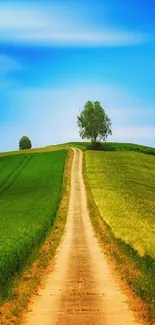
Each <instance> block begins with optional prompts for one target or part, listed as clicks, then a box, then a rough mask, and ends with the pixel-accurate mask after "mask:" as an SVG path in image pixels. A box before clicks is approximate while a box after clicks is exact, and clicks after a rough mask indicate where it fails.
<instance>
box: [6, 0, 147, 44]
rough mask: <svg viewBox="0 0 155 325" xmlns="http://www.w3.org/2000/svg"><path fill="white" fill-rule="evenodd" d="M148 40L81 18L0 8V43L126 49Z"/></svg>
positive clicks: (27, 7)
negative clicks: (121, 47) (122, 47)
mask: <svg viewBox="0 0 155 325" xmlns="http://www.w3.org/2000/svg"><path fill="white" fill-rule="evenodd" d="M147 40H148V36H147V35H145V34H142V33H141V32H137V31H135V32H130V31H126V30H125V29H117V28H113V27H110V26H104V27H102V26H97V24H96V23H94V22H93V21H92V22H90V21H89V20H88V19H87V18H86V17H84V14H82V15H81V17H80V15H79V14H78V15H76V13H75V11H74V10H73V11H72V9H69V8H68V10H67V11H64V8H61V7H58V8H56V7H53V8H52V7H48V8H45V7H43V6H40V7H39V5H37V7H35V6H34V5H30V4H29V5H25V4H24V5H22V4H16V5H14V6H12V5H6V4H0V41H3V42H18V43H27V44H33V45H46V46H51V45H53V46H54V45H57V46H58V45H66V46H67V45H73V46H80V45H82V46H129V45H134V44H139V43H143V42H145V41H147Z"/></svg>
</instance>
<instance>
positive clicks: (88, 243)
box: [26, 149, 139, 325]
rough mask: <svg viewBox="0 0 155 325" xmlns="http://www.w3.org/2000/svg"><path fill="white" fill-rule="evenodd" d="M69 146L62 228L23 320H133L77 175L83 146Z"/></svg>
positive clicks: (91, 323)
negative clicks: (48, 268)
mask: <svg viewBox="0 0 155 325" xmlns="http://www.w3.org/2000/svg"><path fill="white" fill-rule="evenodd" d="M73 150H74V159H73V164H72V171H71V173H72V175H71V176H72V177H71V195H70V203H69V211H68V219H67V224H66V228H65V233H64V236H63V239H62V242H61V245H60V246H59V249H58V250H57V254H56V257H55V267H54V270H53V272H52V273H51V274H50V275H49V276H48V278H47V281H46V283H45V285H44V288H43V289H41V290H40V292H39V295H38V296H37V297H36V299H35V301H34V304H33V305H32V306H31V311H29V313H28V315H27V320H26V325H36V324H37V325H67V324H69V325H87V324H88V325H95V324H97V325H101V324H102V325H103V324H104V325H129V324H130V325H136V324H137V325H138V324H139V323H138V322H136V320H135V318H134V315H133V314H132V312H131V311H130V310H129V307H128V301H127V296H126V295H125V294H124V293H123V292H122V290H121V289H120V287H119V285H118V284H117V283H116V282H115V280H114V278H113V275H112V273H111V271H110V268H109V266H108V264H107V261H106V259H105V257H104V254H103V252H102V251H101V249H100V247H99V244H98V242H97V239H96V237H95V235H94V231H93V229H92V226H91V222H90V219H89V215H88V209H87V201H86V191H85V186H84V181H83V176H82V152H81V151H80V150H78V149H73Z"/></svg>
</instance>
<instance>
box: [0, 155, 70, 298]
mask: <svg viewBox="0 0 155 325" xmlns="http://www.w3.org/2000/svg"><path fill="white" fill-rule="evenodd" d="M65 160H66V151H65V150H61V151H55V152H47V153H36V154H33V155H32V154H29V155H27V154H24V155H11V156H6V157H1V158H0V294H1V298H3V296H4V295H5V293H6V292H7V287H9V285H10V281H11V279H12V277H13V276H14V275H15V274H16V273H17V274H18V273H19V272H20V271H21V270H22V268H23V267H24V266H25V264H26V262H27V260H28V259H29V257H30V256H31V254H32V253H33V251H34V250H35V248H36V247H39V245H40V244H41V242H42V241H43V240H44V238H45V237H46V235H47V232H48V230H49V229H50V227H51V226H52V224H53V222H54V219H55V216H56V212H57V208H58V205H59V202H60V198H61V194H62V182H63V171H64V165H65Z"/></svg>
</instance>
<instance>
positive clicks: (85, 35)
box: [0, 0, 155, 151]
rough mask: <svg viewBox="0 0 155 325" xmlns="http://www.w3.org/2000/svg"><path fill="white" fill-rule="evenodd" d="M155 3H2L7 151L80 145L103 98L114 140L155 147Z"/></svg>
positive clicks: (0, 124) (0, 94)
mask: <svg viewBox="0 0 155 325" xmlns="http://www.w3.org/2000/svg"><path fill="white" fill-rule="evenodd" d="M154 17H155V1H153V0H152V1H151V0H141V1H139V0H105V1H104V0H102V1H99V0H96V1H95V2H94V1H91V0H89V1H88V0H85V1H75V0H74V1H65V0H63V1H59V0H57V1H56V0H55V1H52V0H51V1H46V0H44V1H43V0H42V1H41V0H40V1H30V2H29V1H7V0H5V1H3V0H1V1H0V138H1V142H0V151H4V150H13V149H16V148H18V142H19V139H20V137H21V136H23V135H28V136H29V137H30V138H31V139H32V143H33V146H34V147H38V146H44V145H50V144H56V143H61V142H66V141H76V140H79V135H78V129H77V119H76V117H77V114H78V113H79V109H80V108H82V107H83V105H84V104H85V102H86V101H87V100H93V101H94V100H98V101H100V102H101V105H102V106H103V107H104V108H105V110H106V112H107V114H108V115H109V117H110V118H111V120H112V129H113V136H112V137H109V141H124V142H125V141H128V142H135V143H141V144H146V145H150V146H155V96H154V93H155V20H154Z"/></svg>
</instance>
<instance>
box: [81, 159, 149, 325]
mask: <svg viewBox="0 0 155 325" xmlns="http://www.w3.org/2000/svg"><path fill="white" fill-rule="evenodd" d="M83 176H84V181H85V186H86V190H87V205H88V209H89V213H90V219H91V222H92V225H93V228H94V230H95V233H96V236H97V238H98V239H99V242H100V244H101V247H102V249H103V251H104V253H105V255H106V257H107V259H108V261H109V263H110V264H111V266H112V270H114V276H116V278H117V281H119V282H120V285H121V286H122V287H123V288H124V289H125V291H126V292H127V294H128V296H130V298H131V299H130V302H131V306H130V307H131V309H132V310H134V312H135V314H136V316H137V318H138V319H140V320H141V321H142V322H144V323H145V322H147V324H148V323H149V324H151V325H153V324H155V290H154V288H155V261H154V260H153V259H152V258H151V257H149V256H143V257H141V256H139V255H138V253H137V252H136V251H135V250H134V249H133V248H132V247H131V246H130V245H127V244H125V243H124V242H123V241H122V240H120V239H118V238H116V237H115V235H114V233H113V232H112V229H111V228H110V227H109V226H108V225H107V224H106V222H105V221H104V220H103V218H102V217H101V215H100V212H99V210H98V207H97V205H96V203H95V200H94V196H93V194H92V191H91V188H90V184H89V181H88V177H87V170H86V157H85V153H84V159H83Z"/></svg>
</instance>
